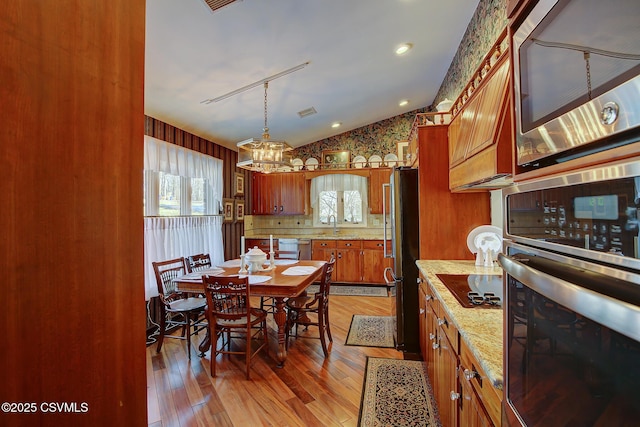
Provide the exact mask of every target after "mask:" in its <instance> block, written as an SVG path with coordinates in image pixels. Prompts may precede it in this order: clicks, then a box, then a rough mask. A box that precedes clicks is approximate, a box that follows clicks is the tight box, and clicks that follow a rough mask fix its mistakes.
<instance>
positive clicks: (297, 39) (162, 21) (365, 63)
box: [145, 0, 478, 148]
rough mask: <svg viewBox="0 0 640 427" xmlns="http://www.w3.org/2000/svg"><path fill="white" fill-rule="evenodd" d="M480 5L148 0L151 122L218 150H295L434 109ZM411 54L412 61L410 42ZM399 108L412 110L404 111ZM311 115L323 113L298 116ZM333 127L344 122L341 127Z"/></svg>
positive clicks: (404, 0)
mask: <svg viewBox="0 0 640 427" xmlns="http://www.w3.org/2000/svg"><path fill="white" fill-rule="evenodd" d="M477 6H478V0H446V1H436V0H239V1H236V2H234V3H231V4H230V5H228V6H225V7H223V8H221V9H218V10H217V11H216V12H212V11H211V9H209V8H208V6H207V5H206V4H205V2H204V0H147V12H146V13H147V19H146V49H145V51H146V55H145V56H146V63H145V114H146V115H148V116H151V117H153V118H156V119H158V120H161V121H164V122H166V123H168V124H171V125H174V126H176V127H178V128H181V129H184V130H186V131H188V132H191V133H193V134H195V135H198V136H200V137H203V138H206V139H209V140H212V141H214V142H216V143H218V144H220V145H223V146H226V147H230V148H235V144H236V143H237V142H239V141H242V140H245V139H248V138H251V137H256V138H259V137H260V136H261V134H262V128H263V126H264V87H263V85H262V84H258V86H257V87H255V88H253V89H249V90H246V91H244V92H242V93H240V94H237V95H234V96H232V97H230V98H227V99H225V100H223V101H219V102H215V103H209V104H204V103H202V101H204V100H206V99H211V98H216V97H219V96H222V95H225V94H227V93H229V92H231V91H234V90H236V89H239V88H242V87H244V86H247V85H249V84H252V83H254V82H260V81H261V80H263V79H265V78H268V77H270V76H273V75H276V74H278V73H280V72H282V71H285V70H288V69H290V68H292V67H295V66H297V65H299V64H302V63H304V62H307V61H309V62H310V64H309V65H308V66H306V67H305V68H303V69H301V70H299V71H295V72H292V73H290V74H287V75H285V76H282V77H279V78H277V79H275V80H272V81H271V82H270V83H269V88H268V126H269V128H270V131H271V138H272V139H280V140H282V139H284V140H286V141H287V142H288V143H289V144H291V145H292V146H294V147H298V146H301V145H306V144H309V143H311V142H314V141H318V140H320V139H323V138H327V137H330V136H333V135H337V134H340V133H342V132H346V131H349V130H352V129H356V128H359V127H362V126H364V125H367V124H370V123H375V122H377V121H380V120H383V119H386V118H390V117H394V116H397V115H399V114H403V113H406V112H409V111H413V110H416V109H419V108H423V107H425V106H428V105H430V104H431V103H432V102H433V101H434V98H435V96H436V94H437V91H438V89H439V88H440V85H441V83H442V81H443V79H444V76H445V75H446V72H447V70H448V68H449V65H450V64H451V60H452V59H453V56H454V54H455V52H456V50H457V48H458V45H459V44H460V41H461V39H462V36H463V34H464V32H465V30H466V28H467V25H468V23H469V21H470V20H471V17H472V16H473V13H474V11H475V9H476V7H477ZM407 42H408V43H412V44H413V49H412V50H410V51H409V53H407V54H405V55H403V56H397V55H396V54H395V53H394V51H395V48H396V47H397V46H398V45H399V44H401V43H407ZM401 99H409V101H410V102H409V104H408V105H407V106H405V107H399V106H398V102H399V101H400V100H401ZM310 107H314V108H315V109H316V110H317V114H314V115H311V116H308V117H305V118H300V117H299V116H298V112H299V111H301V110H305V109H307V108H310ZM333 122H342V126H341V127H340V128H338V129H333V128H331V124H332V123H333Z"/></svg>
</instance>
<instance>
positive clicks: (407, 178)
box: [383, 167, 420, 353]
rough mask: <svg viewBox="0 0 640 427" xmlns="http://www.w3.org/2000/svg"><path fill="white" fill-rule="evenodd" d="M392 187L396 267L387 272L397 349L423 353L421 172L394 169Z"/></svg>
mask: <svg viewBox="0 0 640 427" xmlns="http://www.w3.org/2000/svg"><path fill="white" fill-rule="evenodd" d="M388 186H389V193H390V197H389V205H390V206H387V204H386V203H384V204H383V207H384V209H383V211H384V212H383V213H384V218H385V229H384V234H385V236H384V238H385V256H386V257H393V267H392V268H390V269H389V270H388V271H386V272H385V277H386V278H387V282H389V284H390V285H391V286H392V292H391V294H392V296H393V305H392V311H394V314H395V316H396V348H397V349H398V350H401V351H404V352H407V353H419V352H420V342H419V333H418V310H419V308H418V267H417V266H416V260H418V259H419V257H420V221H419V215H418V170H417V169H413V168H409V167H396V168H393V169H392V172H391V179H390V183H389V185H388ZM383 200H384V199H383Z"/></svg>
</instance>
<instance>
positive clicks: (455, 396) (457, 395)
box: [449, 391, 460, 400]
mask: <svg viewBox="0 0 640 427" xmlns="http://www.w3.org/2000/svg"><path fill="white" fill-rule="evenodd" d="M449 396H450V397H451V400H458V399H460V393H456V392H455V391H451V393H450V394H449Z"/></svg>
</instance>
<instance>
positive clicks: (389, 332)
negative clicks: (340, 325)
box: [345, 314, 396, 348]
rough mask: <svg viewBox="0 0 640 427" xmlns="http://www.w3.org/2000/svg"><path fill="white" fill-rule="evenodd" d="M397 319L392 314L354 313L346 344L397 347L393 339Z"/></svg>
mask: <svg viewBox="0 0 640 427" xmlns="http://www.w3.org/2000/svg"><path fill="white" fill-rule="evenodd" d="M395 322H396V319H395V317H392V316H366V315H362V314H354V315H353V317H352V318H351V326H349V333H348V334H347V341H346V343H345V344H346V345H357V346H361V347H385V348H393V347H395V341H394V339H393V336H394V330H395V327H396V324H395Z"/></svg>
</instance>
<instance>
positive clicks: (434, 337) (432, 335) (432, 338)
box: [429, 332, 436, 340]
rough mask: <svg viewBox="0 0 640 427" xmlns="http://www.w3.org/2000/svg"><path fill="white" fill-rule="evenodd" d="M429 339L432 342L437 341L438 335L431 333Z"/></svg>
mask: <svg viewBox="0 0 640 427" xmlns="http://www.w3.org/2000/svg"><path fill="white" fill-rule="evenodd" d="M429 339H430V340H435V339H436V334H434V333H433V332H431V333H430V334H429Z"/></svg>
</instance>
